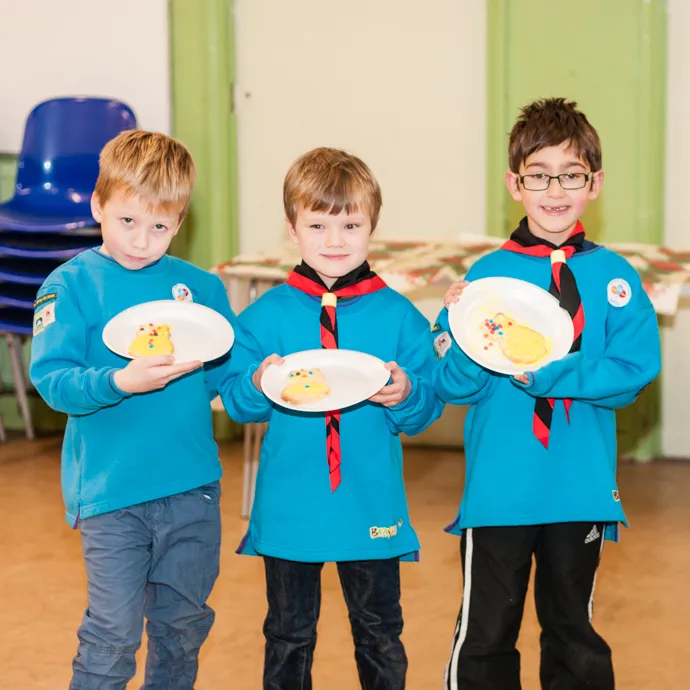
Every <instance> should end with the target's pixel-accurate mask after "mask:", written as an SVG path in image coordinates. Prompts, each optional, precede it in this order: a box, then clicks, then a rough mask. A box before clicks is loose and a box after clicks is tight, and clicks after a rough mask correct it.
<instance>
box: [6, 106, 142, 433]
mask: <svg viewBox="0 0 690 690" xmlns="http://www.w3.org/2000/svg"><path fill="white" fill-rule="evenodd" d="M134 128H136V118H135V117H134V113H133V112H132V110H131V108H129V107H128V106H127V105H125V104H124V103H121V102H120V101H116V100H110V99H105V98H57V99H53V100H49V101H44V102H43V103H40V104H39V105H37V106H36V107H35V108H34V109H33V110H32V111H31V113H30V114H29V117H28V119H27V121H26V127H25V129H24V141H23V143H22V150H21V153H20V154H19V165H18V169H17V183H16V186H15V190H14V196H13V197H12V198H11V199H10V200H9V201H7V202H5V203H3V204H0V334H2V335H3V336H4V337H5V339H6V340H7V344H8V348H9V353H10V359H11V363H12V377H13V380H14V390H15V393H16V396H17V402H18V404H19V409H20V411H21V414H22V419H23V422H24V430H25V433H26V436H27V438H29V439H32V438H34V426H33V421H32V419H31V411H30V407H29V401H28V396H27V392H28V381H27V378H26V372H25V370H24V364H23V360H22V342H23V340H24V339H25V338H26V337H28V336H31V335H32V332H33V305H34V299H35V297H36V292H37V291H38V288H39V287H40V285H41V283H43V281H44V280H45V279H46V278H47V277H48V274H49V273H50V272H51V271H52V270H53V269H55V268H57V267H58V266H59V265H60V264H61V263H64V262H65V261H67V260H69V259H71V258H72V257H73V256H76V255H77V254H78V253H79V252H81V251H84V250H85V249H89V248H91V247H93V246H97V245H98V244H99V243H100V230H99V228H98V226H97V225H96V222H95V220H94V219H93V216H92V215H91V207H90V201H91V194H92V192H93V190H94V187H95V185H96V178H97V177H98V156H99V153H100V151H101V149H102V148H103V146H104V145H105V144H106V143H107V142H108V141H110V140H111V139H113V138H114V137H116V136H117V135H118V134H119V133H120V132H122V131H124V130H126V129H134ZM0 436H4V430H3V429H2V423H1V421H0Z"/></svg>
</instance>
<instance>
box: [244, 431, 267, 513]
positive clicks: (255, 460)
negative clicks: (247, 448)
mask: <svg viewBox="0 0 690 690" xmlns="http://www.w3.org/2000/svg"><path fill="white" fill-rule="evenodd" d="M255 427H256V428H255V429H254V443H253V448H252V461H251V478H250V480H249V491H250V494H249V512H251V510H252V506H253V505H254V492H255V489H256V475H257V473H258V471H259V459H260V458H261V442H262V441H263V440H264V434H265V433H266V429H267V428H268V424H267V423H265V422H263V423H261V424H256V425H255Z"/></svg>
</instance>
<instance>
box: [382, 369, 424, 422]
mask: <svg viewBox="0 0 690 690" xmlns="http://www.w3.org/2000/svg"><path fill="white" fill-rule="evenodd" d="M401 368H402V370H403V371H404V372H405V373H406V374H407V378H408V379H410V394H409V395H408V396H407V397H406V398H405V399H404V400H403V401H401V402H399V403H398V404H397V405H393V407H389V408H388V409H389V410H392V411H393V412H404V411H406V410H408V409H409V408H411V407H414V405H415V404H416V402H417V401H416V398H417V391H418V389H419V379H418V377H417V376H415V375H414V374H411V373H410V372H409V371H407V369H405V367H401Z"/></svg>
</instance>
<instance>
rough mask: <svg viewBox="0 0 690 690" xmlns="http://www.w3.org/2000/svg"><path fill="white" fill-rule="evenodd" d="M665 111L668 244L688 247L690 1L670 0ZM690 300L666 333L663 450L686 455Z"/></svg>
mask: <svg viewBox="0 0 690 690" xmlns="http://www.w3.org/2000/svg"><path fill="white" fill-rule="evenodd" d="M668 12H669V22H668V110H667V121H666V127H667V132H666V135H667V150H666V238H665V240H666V243H667V244H668V246H670V247H673V248H676V249H681V248H684V249H688V248H690V225H689V220H690V213H688V205H687V199H688V197H689V196H690V188H689V187H688V179H689V178H690V175H689V174H688V164H689V163H690V73H689V72H688V65H690V42H689V41H688V36H689V35H690V3H689V2H687V0H668ZM689 346H690V300H685V302H684V304H683V308H682V309H681V310H680V311H679V313H678V315H677V316H676V318H675V319H673V320H672V322H671V325H670V327H668V328H665V329H664V365H663V366H664V368H663V373H662V380H663V407H662V419H663V430H662V447H663V451H664V454H666V455H672V456H683V457H690V404H689V403H688V390H690V366H688V354H689V352H690V347H689Z"/></svg>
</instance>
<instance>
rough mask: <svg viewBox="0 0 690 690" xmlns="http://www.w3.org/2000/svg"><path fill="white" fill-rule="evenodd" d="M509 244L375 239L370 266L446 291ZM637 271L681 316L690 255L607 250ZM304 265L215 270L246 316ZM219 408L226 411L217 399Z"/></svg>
mask: <svg viewBox="0 0 690 690" xmlns="http://www.w3.org/2000/svg"><path fill="white" fill-rule="evenodd" d="M503 242H504V240H503V239H500V238H497V237H485V236H478V235H466V236H460V237H459V238H458V241H457V242H453V243H450V242H423V241H419V242H415V241H393V240H386V239H375V240H373V241H372V242H371V244H370V249H369V262H370V264H371V267H372V269H373V270H375V271H376V272H377V273H378V274H379V275H380V276H381V277H382V278H383V279H384V280H385V281H386V283H388V285H389V286H390V287H391V288H393V289H394V290H397V291H398V292H401V293H404V294H410V293H415V292H417V291H419V290H423V289H424V288H428V287H443V286H445V285H449V284H450V283H451V282H453V281H455V280H459V279H461V278H464V276H465V275H466V274H467V272H468V271H469V269H470V267H471V266H472V264H474V262H475V261H477V260H478V259H480V258H481V257H482V256H484V255H485V254H488V253H489V252H492V251H494V250H495V249H496V248H497V247H499V246H500V245H501V244H502V243H503ZM607 246H608V247H609V248H610V249H612V250H614V251H616V252H618V253H619V254H621V255H622V256H624V257H625V258H626V259H627V260H628V261H629V262H630V263H631V264H632V265H633V266H634V268H635V269H637V271H638V273H639V274H640V278H641V279H642V284H643V285H644V288H645V290H646V291H647V294H648V295H649V297H650V299H651V301H652V304H653V305H654V308H655V309H656V311H657V313H658V314H660V315H663V316H673V315H675V314H676V312H677V311H678V307H679V302H680V297H681V293H682V292H683V288H684V285H685V284H686V282H687V281H690V251H674V250H672V249H667V248H664V247H658V246H655V245H648V244H632V243H625V244H623V243H618V244H609V245H607ZM299 260H300V257H299V252H298V247H297V246H296V245H295V244H294V243H291V242H290V243H288V242H286V243H285V244H283V245H281V246H279V247H276V248H275V249H274V250H269V251H266V252H262V253H260V254H246V255H241V256H237V257H235V258H234V259H232V260H231V261H227V262H225V263H223V264H220V265H219V266H215V267H214V268H212V269H211V271H212V272H213V273H216V274H217V275H218V276H220V278H222V280H223V282H224V283H225V285H226V286H227V288H228V295H229V298H230V303H231V305H232V308H233V311H234V312H235V313H239V312H241V311H242V310H243V309H244V308H245V307H247V306H248V305H249V304H251V303H252V302H253V301H254V300H255V299H256V298H257V297H259V296H260V295H261V294H263V293H264V292H265V291H266V290H268V289H270V288H271V287H273V286H274V285H278V284H280V283H282V282H284V280H285V279H286V278H287V276H288V274H289V272H290V271H291V270H292V268H293V267H294V266H295V264H296V263H298V262H299ZM214 408H215V409H222V405H221V404H220V402H219V401H218V400H216V401H214ZM264 431H265V425H263V424H247V425H245V431H244V433H245V436H244V442H245V451H244V456H245V466H244V494H243V501H242V515H243V516H245V517H246V516H248V515H249V512H250V510H251V504H252V502H253V492H254V482H255V478H256V472H257V469H258V462H259V452H260V447H261V439H262V437H263V433H264Z"/></svg>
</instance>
